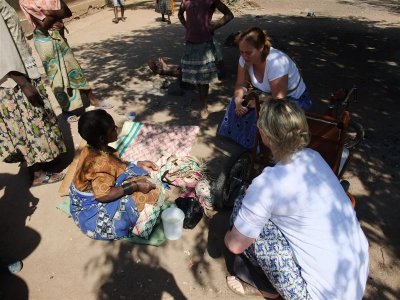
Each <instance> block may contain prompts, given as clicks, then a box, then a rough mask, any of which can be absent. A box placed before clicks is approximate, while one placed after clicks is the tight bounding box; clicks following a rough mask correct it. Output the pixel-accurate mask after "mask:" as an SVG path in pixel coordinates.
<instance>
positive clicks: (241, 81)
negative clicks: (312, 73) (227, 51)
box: [219, 27, 312, 148]
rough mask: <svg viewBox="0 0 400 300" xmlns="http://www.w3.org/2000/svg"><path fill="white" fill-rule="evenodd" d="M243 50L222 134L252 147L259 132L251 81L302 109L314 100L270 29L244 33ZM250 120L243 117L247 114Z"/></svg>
mask: <svg viewBox="0 0 400 300" xmlns="http://www.w3.org/2000/svg"><path fill="white" fill-rule="evenodd" d="M236 42H237V44H238V46H239V50H240V58H239V64H238V69H237V77H236V84H235V92H234V96H233V99H232V100H231V102H230V104H229V107H228V110H227V113H226V114H225V117H224V120H223V121H222V124H221V127H220V131H219V133H220V134H221V135H223V136H227V137H229V138H231V139H233V140H235V141H236V142H237V143H239V144H241V145H242V146H243V147H245V148H252V147H253V145H254V140H255V133H256V125H255V124H256V114H255V112H254V110H252V111H251V112H249V109H251V108H252V107H254V104H252V103H248V101H244V97H245V96H246V94H247V91H248V88H249V86H250V84H251V85H252V87H254V88H255V89H257V90H259V91H261V92H264V93H266V94H268V95H270V96H271V97H272V98H274V99H283V98H287V99H289V100H290V101H292V102H295V103H296V104H298V105H299V106H300V107H301V108H302V109H304V110H308V109H310V107H311V104H312V102H311V99H310V97H309V95H308V92H307V88H306V85H305V83H304V81H303V78H302V77H301V74H300V72H299V69H298V68H297V66H296V64H295V63H294V61H293V60H292V59H291V58H290V57H289V56H287V55H286V54H285V53H283V52H282V51H279V50H278V49H275V48H273V47H272V44H271V40H270V37H269V36H268V34H267V32H266V31H263V30H262V29H260V28H258V27H252V28H249V29H247V30H245V31H243V32H241V33H240V34H239V35H238V36H237V39H236ZM247 113H249V114H248V115H247V116H246V120H242V119H241V118H240V117H243V116H244V115H245V114H247Z"/></svg>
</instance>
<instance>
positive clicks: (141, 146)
mask: <svg viewBox="0 0 400 300" xmlns="http://www.w3.org/2000/svg"><path fill="white" fill-rule="evenodd" d="M198 131H199V127H198V126H173V125H150V124H142V123H137V122H129V121H127V122H125V124H124V126H123V128H122V132H121V134H120V137H119V139H118V142H117V143H116V145H115V146H114V147H115V148H116V149H117V151H118V154H119V155H120V157H122V158H123V159H124V160H126V161H134V160H138V159H140V160H151V161H154V162H156V163H157V164H158V165H162V164H165V163H166V161H167V158H168V157H169V156H170V155H171V154H175V155H176V156H177V157H184V156H187V155H189V153H190V151H191V150H192V145H193V143H194V141H195V138H196V135H197V132H198Z"/></svg>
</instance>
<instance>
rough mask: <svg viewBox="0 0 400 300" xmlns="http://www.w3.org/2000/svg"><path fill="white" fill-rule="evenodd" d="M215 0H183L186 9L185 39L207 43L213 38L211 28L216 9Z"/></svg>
mask: <svg viewBox="0 0 400 300" xmlns="http://www.w3.org/2000/svg"><path fill="white" fill-rule="evenodd" d="M214 3H215V0H201V1H198V0H183V1H182V6H183V7H184V9H185V11H186V35H185V40H186V41H187V42H191V43H194V44H201V43H206V42H209V41H211V40H212V37H213V33H212V32H211V30H210V27H211V19H212V15H213V14H214V11H215V7H214V6H215V5H214Z"/></svg>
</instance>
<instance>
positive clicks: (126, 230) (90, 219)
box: [69, 163, 147, 240]
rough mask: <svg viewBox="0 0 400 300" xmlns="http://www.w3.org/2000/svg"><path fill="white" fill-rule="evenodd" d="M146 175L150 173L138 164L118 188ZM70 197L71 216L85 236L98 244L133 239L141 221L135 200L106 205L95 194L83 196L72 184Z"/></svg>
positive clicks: (120, 178) (128, 198) (120, 180)
mask: <svg viewBox="0 0 400 300" xmlns="http://www.w3.org/2000/svg"><path fill="white" fill-rule="evenodd" d="M146 174H147V172H146V171H144V170H143V169H141V168H139V167H138V166H136V165H135V164H132V163H131V164H128V165H127V167H126V169H125V171H124V172H123V173H122V174H121V175H120V176H118V178H117V179H116V182H115V186H121V185H122V184H123V183H124V182H125V180H127V179H129V178H133V177H137V176H143V175H146ZM69 197H70V212H71V215H72V218H73V219H74V222H75V224H76V225H77V226H78V227H79V228H80V229H81V231H82V232H83V233H84V234H86V235H87V236H88V237H90V238H92V239H95V240H116V239H121V238H124V237H129V236H130V235H131V232H132V229H133V227H134V226H135V224H136V221H137V219H138V217H139V211H138V209H137V206H136V203H135V200H134V199H133V198H132V197H131V196H129V195H125V196H122V197H121V198H119V199H116V200H114V201H112V202H108V203H102V202H99V201H97V200H96V199H95V197H94V194H93V193H89V192H81V191H79V190H77V189H76V188H75V186H74V185H73V184H71V187H70V189H69Z"/></svg>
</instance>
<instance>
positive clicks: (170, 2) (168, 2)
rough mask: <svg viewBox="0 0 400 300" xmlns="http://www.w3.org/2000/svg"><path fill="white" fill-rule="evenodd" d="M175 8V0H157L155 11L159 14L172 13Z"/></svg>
mask: <svg viewBox="0 0 400 300" xmlns="http://www.w3.org/2000/svg"><path fill="white" fill-rule="evenodd" d="M174 10H175V6H174V0H156V8H155V11H156V12H158V13H159V14H163V15H172V14H173V13H174Z"/></svg>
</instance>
